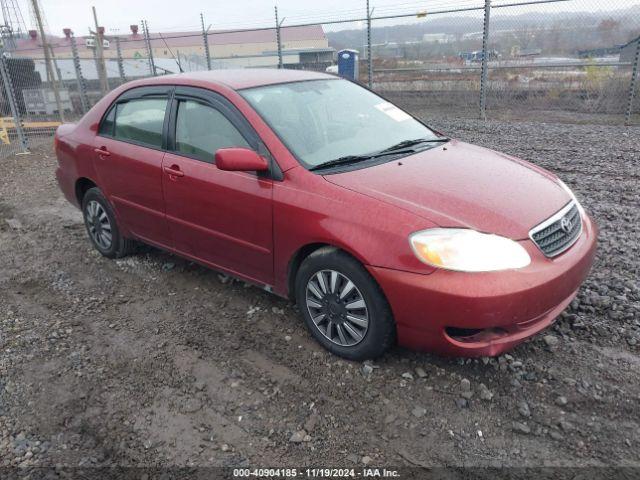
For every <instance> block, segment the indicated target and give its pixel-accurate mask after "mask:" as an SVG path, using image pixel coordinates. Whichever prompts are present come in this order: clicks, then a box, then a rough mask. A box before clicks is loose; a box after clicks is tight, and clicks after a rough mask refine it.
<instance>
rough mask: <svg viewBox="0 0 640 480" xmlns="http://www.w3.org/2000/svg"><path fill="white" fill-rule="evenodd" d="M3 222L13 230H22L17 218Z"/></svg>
mask: <svg viewBox="0 0 640 480" xmlns="http://www.w3.org/2000/svg"><path fill="white" fill-rule="evenodd" d="M5 221H6V222H7V225H9V226H10V227H11V228H13V229H14V230H20V229H21V228H22V222H20V220H18V219H17V218H7V219H6V220H5Z"/></svg>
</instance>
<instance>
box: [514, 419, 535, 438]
mask: <svg viewBox="0 0 640 480" xmlns="http://www.w3.org/2000/svg"><path fill="white" fill-rule="evenodd" d="M512 428H513V431H514V432H518V433H522V434H524V435H528V434H529V433H531V429H530V428H529V427H528V426H527V425H526V424H525V423H521V422H513V424H512Z"/></svg>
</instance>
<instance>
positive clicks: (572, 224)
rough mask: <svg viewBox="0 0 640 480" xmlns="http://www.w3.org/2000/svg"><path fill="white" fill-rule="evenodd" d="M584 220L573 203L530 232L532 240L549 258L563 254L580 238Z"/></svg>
mask: <svg viewBox="0 0 640 480" xmlns="http://www.w3.org/2000/svg"><path fill="white" fill-rule="evenodd" d="M580 232H582V218H581V217H580V210H579V209H578V205H577V204H576V203H575V202H571V203H570V204H569V205H567V206H566V207H564V208H563V209H562V210H560V211H559V212H558V213H556V214H555V215H553V216H552V217H551V218H549V219H547V220H546V221H544V222H542V223H541V224H540V225H538V226H537V227H535V228H533V229H532V230H531V231H530V232H529V236H530V237H531V240H533V241H534V242H535V244H536V245H537V246H538V248H539V249H540V250H541V251H542V253H544V254H545V255H546V256H547V257H555V256H556V255H559V254H561V253H562V252H564V251H565V250H566V249H568V248H569V247H570V246H571V245H573V244H574V243H575V241H576V240H577V239H578V237H579V236H580Z"/></svg>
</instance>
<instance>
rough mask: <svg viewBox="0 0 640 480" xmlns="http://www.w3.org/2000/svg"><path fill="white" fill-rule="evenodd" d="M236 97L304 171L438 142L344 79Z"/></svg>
mask: <svg viewBox="0 0 640 480" xmlns="http://www.w3.org/2000/svg"><path fill="white" fill-rule="evenodd" d="M240 93H241V94H242V96H243V97H244V98H245V99H246V100H247V101H248V102H249V103H250V104H251V105H252V106H253V108H254V109H255V110H256V111H257V112H258V113H259V114H260V115H261V116H262V118H263V119H264V120H265V121H266V122H267V123H268V124H269V125H270V126H271V128H272V129H273V130H274V131H275V132H276V133H277V134H278V135H279V136H280V138H281V139H282V140H283V141H284V143H285V144H286V145H287V147H288V148H289V149H290V150H291V151H292V153H293V154H294V155H295V156H296V158H298V160H300V161H301V162H302V163H303V164H304V165H305V166H306V167H307V168H312V167H314V166H318V165H320V164H322V163H325V162H328V161H331V160H335V159H338V158H341V157H345V156H351V155H358V156H359V155H367V154H370V153H372V152H378V151H380V150H383V149H385V148H389V147H391V146H393V145H396V144H398V143H400V142H402V141H405V140H412V139H416V138H425V139H437V138H438V137H437V136H436V134H435V133H433V132H432V131H431V130H429V129H428V128H427V127H425V126H424V125H423V124H422V123H420V122H418V121H417V120H416V119H414V118H413V117H411V116H410V115H409V114H407V113H406V112H404V111H403V110H400V109H399V108H398V107H396V106H395V105H393V104H391V103H389V102H387V101H386V100H384V99H382V98H380V97H379V96H377V95H376V94H374V93H372V92H370V91H369V90H366V89H365V88H362V87H359V86H358V85H356V84H354V83H352V82H349V81H346V80H341V79H327V80H312V81H304V82H293V83H285V84H278V85H269V86H265V87H257V88H250V89H246V90H242V91H241V92H240Z"/></svg>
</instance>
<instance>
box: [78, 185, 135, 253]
mask: <svg viewBox="0 0 640 480" xmlns="http://www.w3.org/2000/svg"><path fill="white" fill-rule="evenodd" d="M82 217H83V218H84V225H85V227H86V229H87V234H88V235H89V240H91V243H92V244H93V246H94V247H95V249H96V250H98V251H99V252H100V253H101V254H102V255H104V256H105V257H107V258H122V257H124V256H126V255H129V254H130V253H132V252H133V251H134V250H135V246H136V242H135V241H134V240H131V239H129V238H125V237H123V236H122V234H121V233H120V228H119V227H118V223H117V221H116V216H115V214H114V213H113V208H112V207H111V204H110V203H109V201H108V200H107V199H106V197H105V196H104V195H103V193H102V191H101V190H100V189H99V188H97V187H94V188H90V189H89V190H87V192H86V193H85V195H84V197H82Z"/></svg>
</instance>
